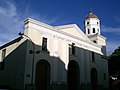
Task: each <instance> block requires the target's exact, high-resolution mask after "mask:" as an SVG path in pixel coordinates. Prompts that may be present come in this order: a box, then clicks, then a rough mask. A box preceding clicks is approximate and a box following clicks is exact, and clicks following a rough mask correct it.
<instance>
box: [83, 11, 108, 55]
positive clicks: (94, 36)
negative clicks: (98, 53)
mask: <svg viewBox="0 0 120 90" xmlns="http://www.w3.org/2000/svg"><path fill="white" fill-rule="evenodd" d="M84 28H85V34H86V35H87V36H88V38H89V39H90V40H91V41H93V42H94V43H96V44H98V45H100V46H102V52H103V54H104V55H106V38H105V37H104V36H102V35H101V31H100V20H99V18H98V16H96V15H95V14H93V13H92V10H90V13H89V14H88V15H87V16H86V18H85V21H84Z"/></svg>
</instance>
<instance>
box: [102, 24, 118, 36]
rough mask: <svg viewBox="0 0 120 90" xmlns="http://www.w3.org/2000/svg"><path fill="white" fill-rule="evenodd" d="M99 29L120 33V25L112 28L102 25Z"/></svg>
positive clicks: (105, 31)
mask: <svg viewBox="0 0 120 90" xmlns="http://www.w3.org/2000/svg"><path fill="white" fill-rule="evenodd" d="M101 30H102V32H104V33H113V34H120V27H117V28H113V27H106V26H102V27H101Z"/></svg>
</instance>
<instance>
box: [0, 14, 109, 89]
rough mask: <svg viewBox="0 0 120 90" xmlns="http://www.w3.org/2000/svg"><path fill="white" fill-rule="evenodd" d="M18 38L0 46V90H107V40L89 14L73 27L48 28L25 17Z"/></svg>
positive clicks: (94, 19) (48, 26)
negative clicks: (21, 31)
mask: <svg viewBox="0 0 120 90" xmlns="http://www.w3.org/2000/svg"><path fill="white" fill-rule="evenodd" d="M24 25H25V29H24V33H19V35H21V37H18V38H16V39H15V40H13V41H10V42H8V43H6V44H5V45H3V46H1V47H0V87H8V88H11V89H16V90H31V89H32V90H104V89H108V87H109V81H108V62H107V59H106V57H105V56H106V38H105V37H104V36H102V35H101V30H100V20H99V18H98V17H97V16H96V15H95V14H93V13H89V14H88V15H87V16H86V18H85V22H84V26H85V33H83V32H82V30H81V29H80V28H79V27H78V26H77V25H76V24H70V25H62V26H50V25H48V24H45V23H42V22H39V21H37V20H34V19H31V18H28V19H26V20H25V21H24Z"/></svg>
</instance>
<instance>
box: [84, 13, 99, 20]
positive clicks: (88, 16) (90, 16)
mask: <svg viewBox="0 0 120 90" xmlns="http://www.w3.org/2000/svg"><path fill="white" fill-rule="evenodd" d="M90 18H97V19H99V18H98V16H96V15H95V14H93V13H89V15H87V16H86V18H85V19H90Z"/></svg>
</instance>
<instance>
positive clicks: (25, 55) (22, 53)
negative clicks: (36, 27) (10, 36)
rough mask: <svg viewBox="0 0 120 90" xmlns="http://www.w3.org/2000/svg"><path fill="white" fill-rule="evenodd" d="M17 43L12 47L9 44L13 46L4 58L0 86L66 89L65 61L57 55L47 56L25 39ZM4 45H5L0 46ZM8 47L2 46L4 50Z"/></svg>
mask: <svg viewBox="0 0 120 90" xmlns="http://www.w3.org/2000/svg"><path fill="white" fill-rule="evenodd" d="M17 43H18V44H19V42H17ZM18 44H16V45H15V46H14V45H13V44H10V47H11V48H14V49H13V51H11V52H10V53H9V54H8V55H7V56H6V57H5V58H4V68H3V70H1V71H0V88H4V89H5V88H6V89H11V90H13V89H17V90H19V89H22V90H24V89H26V90H30V89H31V88H36V90H55V89H57V90H61V89H64V90H66V89H67V82H66V80H67V70H66V68H65V63H64V62H63V61H62V60H60V58H59V57H54V56H50V52H49V51H48V50H47V49H43V48H42V46H39V45H36V44H34V43H33V42H31V41H29V40H26V41H24V42H23V43H22V44H20V45H18ZM7 46H9V44H7V45H5V46H2V47H0V49H4V48H6V47H7ZM10 47H8V48H6V53H8V51H9V50H10V49H11V48H10ZM15 47H16V48H15ZM42 49H43V50H42Z"/></svg>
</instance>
